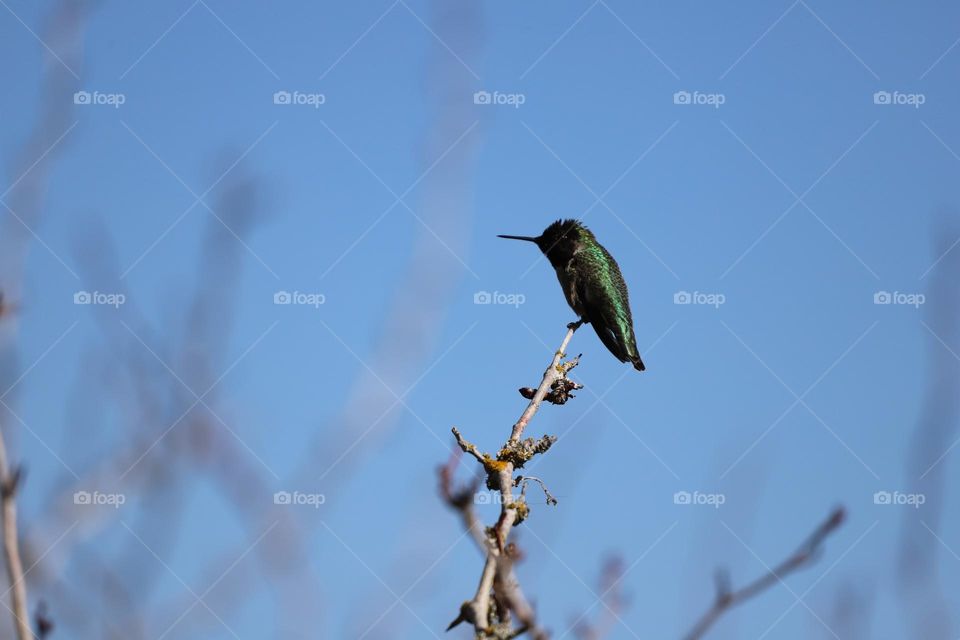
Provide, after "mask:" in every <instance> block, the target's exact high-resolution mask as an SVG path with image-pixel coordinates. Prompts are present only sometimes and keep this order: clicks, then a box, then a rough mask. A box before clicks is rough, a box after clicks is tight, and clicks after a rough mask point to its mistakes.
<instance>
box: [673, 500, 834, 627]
mask: <svg viewBox="0 0 960 640" xmlns="http://www.w3.org/2000/svg"><path fill="white" fill-rule="evenodd" d="M845 518H846V512H845V511H844V509H843V507H837V508H836V509H834V510H833V511H832V512H831V513H830V515H829V517H827V519H826V520H824V521H823V522H822V523H821V524H820V526H818V527H817V528H816V529H815V530H814V532H813V533H812V534H811V535H810V537H808V538H807V539H806V540H805V541H804V543H803V544H802V545H800V547H799V548H798V549H797V550H796V551H794V552H793V554H792V555H791V556H790V557H788V558H787V559H786V560H784V561H783V562H781V563H780V564H778V565H777V566H776V567H774V568H773V569H771V570H770V571H769V572H767V573H765V574H764V575H762V576H760V577H759V578H757V579H756V580H754V581H753V582H751V583H749V584H747V585H745V586H744V587H742V588H740V589H738V590H736V591H734V590H732V589H731V588H730V584H729V579H728V578H727V576H726V574H725V573H723V572H721V573H718V574H717V596H716V599H715V600H714V603H713V606H712V607H711V608H710V609H708V610H707V612H706V613H704V614H703V615H702V616H701V617H700V619H699V620H698V621H697V623H696V624H695V625H694V626H693V629H691V630H690V632H689V633H687V635H685V636H684V640H698V638H702V637H704V635H706V633H707V631H708V630H709V629H710V627H712V626H713V624H714V623H715V622H716V621H717V620H718V619H719V618H720V616H722V615H723V614H724V613H725V612H726V611H727V610H729V609H732V608H733V607H735V606H737V605H738V604H740V603H742V602H744V601H745V600H749V599H750V598H752V597H753V596H755V595H757V594H758V593H760V592H762V591H764V590H765V589H768V588H770V587H771V586H773V585H775V584H777V583H779V582H783V579H784V578H785V577H786V576H787V574H789V573H791V572H792V571H795V570H797V569H799V568H800V567H802V566H804V565H805V564H807V563H809V562H811V561H812V560H815V559H816V556H817V555H818V554H819V553H820V551H821V549H822V547H823V542H824V540H825V539H826V538H827V536H829V535H830V534H831V533H833V532H834V531H836V530H837V528H838V527H839V526H840V525H841V524H843V521H844V519H845Z"/></svg>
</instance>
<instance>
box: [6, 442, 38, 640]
mask: <svg viewBox="0 0 960 640" xmlns="http://www.w3.org/2000/svg"><path fill="white" fill-rule="evenodd" d="M21 478H22V472H21V469H20V467H14V468H13V469H11V468H10V467H9V466H8V465H7V447H6V444H5V443H4V440H3V434H2V433H0V502H2V511H3V552H4V555H5V556H6V561H7V563H6V564H7V580H8V581H9V583H10V603H11V606H12V607H13V609H12V611H13V617H14V626H15V627H16V630H17V638H18V639H19V640H29V639H31V638H33V633H32V632H31V630H30V614H29V613H28V611H27V585H26V582H25V580H24V575H23V561H22V560H21V559H20V543H19V540H18V537H17V503H16V494H17V489H18V488H19V485H20V480H21Z"/></svg>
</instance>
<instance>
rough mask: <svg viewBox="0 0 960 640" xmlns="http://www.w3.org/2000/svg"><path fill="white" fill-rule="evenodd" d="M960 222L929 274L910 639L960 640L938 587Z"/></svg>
mask: <svg viewBox="0 0 960 640" xmlns="http://www.w3.org/2000/svg"><path fill="white" fill-rule="evenodd" d="M958 226H960V225H958V220H957V217H956V215H945V216H944V218H943V221H942V222H941V223H940V226H939V228H938V229H937V230H936V232H935V234H934V242H933V252H934V258H935V260H936V263H935V265H934V267H933V270H932V271H931V273H930V283H929V286H928V294H927V302H926V305H925V307H926V309H925V316H926V320H925V321H923V320H921V322H922V323H923V326H924V328H925V329H926V330H927V333H928V344H929V348H928V350H927V353H928V356H927V357H928V359H929V363H930V364H929V367H928V373H927V391H926V397H925V398H924V401H923V406H922V409H921V412H920V416H919V417H918V419H917V425H916V428H915V430H914V433H913V439H912V444H911V447H910V450H909V452H908V457H907V461H906V474H907V478H908V479H909V480H908V481H909V482H910V483H911V489H910V492H911V493H913V494H919V495H922V496H924V503H923V505H921V506H920V507H919V508H918V509H905V510H904V511H903V517H902V521H901V532H900V549H899V559H898V563H897V586H898V590H899V592H900V595H901V597H900V598H899V602H900V603H901V605H902V606H903V610H904V614H905V619H906V620H911V621H912V624H913V628H912V629H911V630H909V635H911V636H914V637H918V638H929V639H930V640H948V639H951V638H955V637H956V633H954V631H953V620H952V615H951V613H950V606H949V604H948V602H947V599H946V597H945V596H944V594H943V591H942V589H941V587H940V584H939V577H938V566H937V565H938V559H939V558H940V556H941V555H942V552H943V549H942V548H941V547H942V546H943V543H942V540H941V538H942V536H941V534H940V531H941V520H942V518H943V508H944V491H945V487H944V478H945V475H946V469H947V461H946V457H947V456H948V454H949V453H950V451H951V450H952V449H953V448H954V447H955V446H956V444H957V442H956V434H957V429H958V427H960V393H958V392H960V355H958V354H957V351H956V350H957V349H958V348H960V295H958V292H957V282H960V251H958V250H957V249H956V246H955V245H956V238H957V236H958V235H960V228H958Z"/></svg>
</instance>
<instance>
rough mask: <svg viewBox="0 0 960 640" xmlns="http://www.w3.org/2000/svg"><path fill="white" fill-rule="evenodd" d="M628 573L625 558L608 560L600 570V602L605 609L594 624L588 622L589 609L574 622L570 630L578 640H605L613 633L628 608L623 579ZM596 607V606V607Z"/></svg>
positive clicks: (613, 557) (615, 557) (616, 557)
mask: <svg viewBox="0 0 960 640" xmlns="http://www.w3.org/2000/svg"><path fill="white" fill-rule="evenodd" d="M625 573H626V567H625V565H624V562H623V558H621V557H619V556H612V557H610V558H607V560H606V562H604V564H603V567H602V568H601V570H600V581H599V583H598V587H599V593H600V601H599V602H598V603H597V604H602V606H603V609H602V610H601V611H600V614H599V615H598V616H597V619H596V620H594V621H593V622H589V621H587V620H586V617H587V616H588V615H589V614H590V609H587V610H586V611H584V612H583V613H582V614H580V617H579V618H577V619H576V620H574V621H573V623H572V624H571V625H570V628H572V629H573V634H574V636H575V637H576V638H577V640H603V639H604V638H607V637H609V636H610V634H612V633H613V629H614V627H616V625H617V623H618V622H619V618H620V615H621V614H622V613H623V612H624V611H625V610H626V608H627V598H626V596H625V595H624V594H623V590H622V589H623V584H622V582H623V577H624V575H625ZM594 606H596V605H594Z"/></svg>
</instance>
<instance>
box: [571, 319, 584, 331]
mask: <svg viewBox="0 0 960 640" xmlns="http://www.w3.org/2000/svg"><path fill="white" fill-rule="evenodd" d="M586 322H587V321H586V320H577V321H576V322H568V323H567V329H573V330H574V331H576V330H577V329H579V328H580V327H581V326H583V325H584V324H585V323H586Z"/></svg>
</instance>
